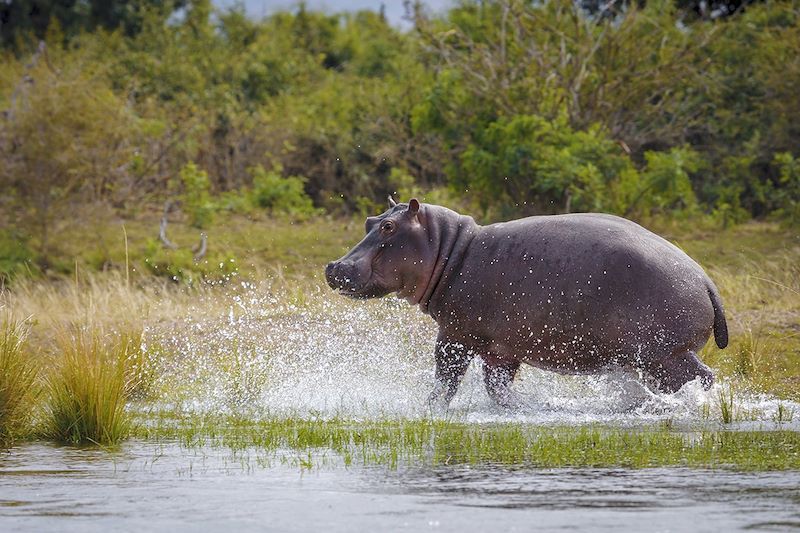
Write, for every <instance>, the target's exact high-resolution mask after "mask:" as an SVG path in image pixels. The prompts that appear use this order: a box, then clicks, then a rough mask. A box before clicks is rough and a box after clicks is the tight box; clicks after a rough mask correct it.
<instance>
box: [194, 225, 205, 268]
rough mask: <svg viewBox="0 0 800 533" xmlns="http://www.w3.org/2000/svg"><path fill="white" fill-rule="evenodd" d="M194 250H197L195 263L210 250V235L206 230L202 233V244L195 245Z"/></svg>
mask: <svg viewBox="0 0 800 533" xmlns="http://www.w3.org/2000/svg"><path fill="white" fill-rule="evenodd" d="M192 251H193V252H195V254H194V262H195V263H198V262H200V261H202V260H203V258H204V257H205V256H206V252H207V251H208V235H206V232H205V231H203V232H201V233H200V244H198V245H197V246H195V247H194V248H193V249H192Z"/></svg>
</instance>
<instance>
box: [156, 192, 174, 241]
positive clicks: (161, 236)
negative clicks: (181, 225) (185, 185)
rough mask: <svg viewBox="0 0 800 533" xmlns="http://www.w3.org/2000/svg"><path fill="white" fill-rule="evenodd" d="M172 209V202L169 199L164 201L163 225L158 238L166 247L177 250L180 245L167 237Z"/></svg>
mask: <svg viewBox="0 0 800 533" xmlns="http://www.w3.org/2000/svg"><path fill="white" fill-rule="evenodd" d="M170 209H172V202H171V201H169V200H167V201H166V202H165V203H164V214H163V215H161V225H160V227H159V230H158V240H160V241H161V243H162V244H163V245H164V248H169V249H170V250H177V249H178V246H177V245H176V244H175V243H173V242H172V241H170V240H169V239H168V238H167V215H168V214H169V211H170Z"/></svg>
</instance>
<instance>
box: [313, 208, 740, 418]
mask: <svg viewBox="0 0 800 533" xmlns="http://www.w3.org/2000/svg"><path fill="white" fill-rule="evenodd" d="M366 229H367V235H366V237H365V238H364V239H363V240H362V241H361V242H360V243H359V244H358V245H356V247H355V248H353V249H352V250H351V251H350V252H349V253H348V254H347V255H345V256H344V257H343V258H341V259H340V260H338V261H334V262H332V263H330V264H329V265H328V267H327V269H326V277H327V280H328V283H329V284H330V285H331V287H333V288H334V289H337V290H339V291H340V292H341V293H342V294H345V295H348V296H351V297H355V298H372V297H379V296H384V295H386V294H389V293H391V292H397V293H398V294H399V295H400V296H401V297H405V298H406V299H407V300H408V301H409V302H411V303H413V304H418V305H419V306H420V308H421V309H422V310H423V312H425V313H427V314H429V315H430V316H431V317H433V319H434V320H436V322H437V323H438V325H439V335H438V338H437V341H436V354H435V356H436V379H437V384H436V386H435V388H434V390H433V392H432V393H431V397H430V400H431V402H432V404H433V405H434V406H437V407H439V408H446V406H447V405H449V402H450V400H451V399H452V397H453V395H455V392H456V390H457V388H458V384H459V382H460V381H461V378H462V377H463V375H464V373H465V372H466V370H467V367H468V366H469V363H470V360H471V359H472V358H473V357H474V356H476V355H478V356H480V357H481V358H482V359H483V362H484V370H485V383H486V389H487V391H488V392H489V395H490V396H491V397H492V398H493V399H494V400H495V401H496V402H497V403H499V404H501V405H504V406H510V405H514V404H515V402H516V400H515V398H514V396H513V393H512V392H511V391H510V388H509V386H510V384H511V382H512V381H513V379H514V375H515V374H516V372H517V370H518V369H519V366H520V363H522V362H525V363H528V364H530V365H533V366H535V367H537V368H542V369H546V370H552V371H555V372H560V373H563V374H578V373H599V372H604V371H608V370H611V369H614V368H619V367H623V368H633V369H637V370H640V371H643V372H644V373H646V374H649V375H650V376H652V377H653V378H655V381H656V383H657V386H658V388H659V389H660V390H662V391H664V392H675V391H677V390H678V389H680V388H681V386H682V385H684V384H685V383H687V382H689V381H692V380H694V379H695V378H697V377H699V378H700V379H701V380H702V383H703V385H704V386H705V387H706V388H708V387H710V386H711V384H712V383H713V379H714V376H713V374H712V373H711V371H710V370H709V368H708V367H707V366H706V365H704V364H703V363H702V362H701V361H700V360H699V359H698V358H697V352H698V351H699V350H700V348H702V347H703V345H704V344H705V343H706V341H707V340H708V338H709V336H710V334H711V332H712V330H713V332H714V336H715V339H716V343H717V345H718V346H719V347H720V348H724V347H725V346H726V345H727V343H728V333H727V326H726V322H725V315H724V312H723V309H722V302H721V300H720V297H719V293H718V291H717V288H716V287H715V285H714V283H713V282H712V281H711V279H709V277H708V276H707V275H706V273H705V272H704V271H703V269H702V268H701V267H700V266H699V265H698V264H697V263H696V262H694V261H693V260H692V259H691V258H690V257H689V256H687V255H686V254H685V253H684V252H682V251H681V250H680V249H678V248H677V247H676V246H674V245H672V244H670V243H669V242H667V241H666V240H664V239H662V238H661V237H659V236H658V235H655V234H654V233H651V232H650V231H648V230H646V229H644V228H643V227H641V226H639V225H638V224H635V223H634V222H631V221H629V220H626V219H623V218H619V217H616V216H612V215H605V214H597V213H585V214H571V215H552V216H535V217H529V218H524V219H521V220H513V221H511V222H503V223H499V224H491V225H488V226H479V225H478V224H476V223H475V221H474V220H473V219H472V217H469V216H464V215H460V214H458V213H456V212H454V211H451V210H450V209H447V208H444V207H440V206H436V205H428V204H420V203H419V202H418V201H417V200H415V199H412V200H411V201H410V202H409V203H408V204H395V205H393V207H392V208H391V209H389V210H388V211H386V212H385V213H383V214H382V215H380V216H378V217H370V218H368V219H367V223H366Z"/></svg>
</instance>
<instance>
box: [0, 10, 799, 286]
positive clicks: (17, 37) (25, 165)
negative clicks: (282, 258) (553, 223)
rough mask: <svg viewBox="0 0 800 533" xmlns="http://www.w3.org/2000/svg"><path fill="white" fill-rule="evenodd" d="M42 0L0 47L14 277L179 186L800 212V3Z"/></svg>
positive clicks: (260, 207) (358, 202) (375, 200)
mask: <svg viewBox="0 0 800 533" xmlns="http://www.w3.org/2000/svg"><path fill="white" fill-rule="evenodd" d="M28 3H29V2H19V1H15V2H10V3H8V4H7V5H6V6H4V9H5V10H6V11H8V12H11V11H14V10H15V9H16V10H17V11H14V13H16V14H14V16H13V17H11V18H9V20H11V21H12V23H13V24H11V25H9V24H6V25H4V26H2V32H3V34H2V39H0V41H2V43H3V46H4V48H3V49H2V50H1V51H0V54H2V55H0V61H2V65H3V68H2V69H0V110H2V115H1V116H0V157H1V158H2V163H3V164H2V165H0V189H2V191H3V194H2V197H0V224H2V225H1V226H0V264H4V265H5V264H6V263H8V265H7V268H6V267H5V266H4V267H3V270H4V271H8V272H10V271H12V270H14V271H19V270H20V269H21V268H24V269H25V270H27V271H32V270H36V269H45V270H46V269H48V268H51V267H52V266H53V264H54V262H55V260H54V256H57V253H58V243H57V240H58V231H59V228H61V227H63V225H64V224H65V223H67V222H68V220H69V215H70V214H71V213H75V212H76V210H77V209H78V207H77V206H85V205H102V206H105V208H108V209H110V210H112V211H114V212H117V213H119V214H120V215H121V216H123V217H124V216H127V215H130V213H131V212H134V211H137V210H140V209H141V208H142V207H143V206H144V207H147V206H150V207H152V208H154V209H155V208H157V207H158V206H160V205H163V203H164V202H165V201H167V200H169V201H179V202H180V204H181V207H182V210H183V211H184V212H185V213H186V216H187V217H188V219H189V223H190V224H192V225H193V226H196V227H198V228H208V227H213V225H214V219H215V213H218V212H220V211H226V210H227V211H233V212H239V213H245V214H247V213H254V212H259V211H261V212H266V213H269V214H270V215H271V216H284V217H289V218H291V219H296V220H304V219H307V218H309V217H312V216H317V215H319V214H322V213H327V214H332V215H347V214H352V213H360V214H363V213H369V212H374V211H377V210H380V209H381V206H382V205H383V201H384V199H385V197H386V195H387V194H390V193H393V194H399V195H401V196H403V197H404V195H410V194H415V195H420V196H422V197H423V198H425V199H428V200H429V201H440V202H447V203H449V204H450V205H453V206H455V207H461V208H464V209H467V210H470V212H471V213H473V214H475V215H476V216H478V218H481V219H483V220H494V219H499V218H508V217H512V216H522V215H530V214H542V213H560V212H569V211H605V212H611V213H617V214H620V215H624V216H628V217H630V218H634V219H642V218H647V217H649V216H653V215H659V214H667V215H669V216H681V217H695V216H705V217H709V218H710V219H711V220H713V221H715V223H718V224H719V225H721V226H728V225H731V224H736V223H740V222H742V221H744V220H747V219H750V218H752V217H758V218H778V219H780V220H782V221H784V222H785V223H786V224H789V225H795V226H796V225H798V224H800V164H799V163H798V157H800V90H798V87H800V5H798V3H797V2H793V1H784V2H772V1H767V2H763V3H757V4H751V5H746V6H743V8H742V9H739V10H738V11H737V12H736V13H734V14H732V15H730V16H727V17H724V18H721V19H717V20H712V19H711V18H709V17H697V16H694V15H693V14H692V13H688V12H687V11H686V10H682V9H679V8H678V7H676V6H677V5H680V3H677V4H675V3H670V2H666V1H651V2H647V3H643V4H625V5H624V7H620V8H618V9H616V10H615V11H613V13H607V14H606V16H598V14H597V13H596V12H594V13H593V12H590V11H584V10H582V8H581V7H578V6H577V5H576V3H574V2H571V1H566V0H554V1H547V2H543V3H539V2H530V1H523V0H503V1H497V2H479V1H477V0H462V1H460V2H459V3H457V4H456V6H455V7H453V8H452V9H450V10H449V11H448V12H447V13H445V14H443V15H441V16H438V17H430V16H426V15H425V14H424V12H423V11H421V10H415V11H414V13H413V14H414V20H413V28H411V29H409V30H404V31H401V30H398V29H396V28H394V27H392V26H390V25H389V24H388V23H387V22H386V20H384V19H383V17H382V16H381V15H380V14H377V13H373V12H366V11H365V12H358V13H345V14H339V15H330V14H324V13H319V12H312V11H309V10H307V9H305V8H304V7H303V6H302V4H301V5H300V6H299V7H297V8H295V9H294V10H292V11H291V12H280V13H276V14H274V15H271V16H269V17H267V18H265V19H264V20H261V21H254V20H251V19H249V18H248V17H246V16H245V15H244V14H243V12H242V11H241V10H238V9H236V8H234V9H230V10H225V11H217V10H214V9H213V8H212V7H211V5H210V3H209V2H208V1H207V0H190V1H186V2H175V3H161V2H149V1H138V2H137V1H134V2H127V1H126V2H107V3H102V2H89V3H85V4H80V5H82V6H83V8H85V9H84V10H83V11H80V10H78V11H76V9H78V8H77V7H75V6H78V4H77V3H76V4H75V6H72V7H69V6H67V4H69V3H66V4H64V6H67V7H64V6H62V7H59V8H58V9H56V7H53V6H56V4H53V6H51V7H52V9H51V11H49V13H50V14H51V18H50V19H49V20H47V21H42V20H39V19H36V20H34V19H32V18H30V17H28V18H26V17H25V16H24V15H25V13H27V12H26V11H25V10H26V9H28V8H29V6H28V7H26V6H27V5H28ZM43 5H44V4H43ZM48 5H49V4H48ZM58 5H59V6H60V5H61V4H58ZM70 5H71V4H70ZM109 6H111V7H109ZM83 8H82V9H83ZM112 8H113V9H112ZM9 10H10V11H9ZM12 14H13V13H12ZM9 16H10V15H9ZM14 17H16V18H14ZM40 40H41V42H40ZM404 199H405V198H404ZM65 221H67V222H65ZM23 251H26V253H24V254H23V253H22V252H23ZM20 254H22V255H24V256H25V261H27V263H26V265H23V266H20V261H16V260H14V259H13V258H14V257H17V256H20Z"/></svg>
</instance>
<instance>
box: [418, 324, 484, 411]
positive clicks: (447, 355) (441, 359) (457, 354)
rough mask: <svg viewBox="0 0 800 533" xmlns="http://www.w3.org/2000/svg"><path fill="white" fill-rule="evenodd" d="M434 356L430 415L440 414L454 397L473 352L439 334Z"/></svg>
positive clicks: (429, 399)
mask: <svg viewBox="0 0 800 533" xmlns="http://www.w3.org/2000/svg"><path fill="white" fill-rule="evenodd" d="M435 356H436V385H434V387H433V391H431V394H430V396H428V405H429V406H430V408H431V412H432V413H434V414H442V413H444V412H446V411H447V407H448V406H449V405H450V401H451V400H452V399H453V396H455V394H456V391H457V390H458V384H459V383H460V382H461V378H463V377H464V374H465V373H466V371H467V368H468V367H469V363H470V361H471V360H472V358H473V356H474V352H473V351H472V350H470V349H468V348H467V347H466V346H465V345H464V344H462V343H460V342H457V341H452V340H448V339H447V338H446V337H445V336H444V335H442V333H441V332H440V333H439V337H438V338H437V339H436V350H435Z"/></svg>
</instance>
